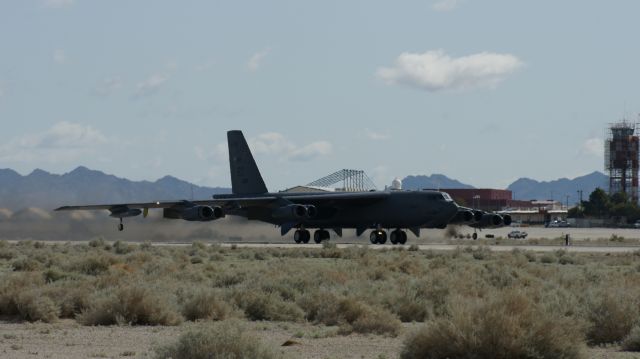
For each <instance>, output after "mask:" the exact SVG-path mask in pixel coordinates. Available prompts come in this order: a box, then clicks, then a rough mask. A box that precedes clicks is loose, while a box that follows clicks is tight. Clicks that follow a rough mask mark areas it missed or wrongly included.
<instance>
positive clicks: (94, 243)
mask: <svg viewBox="0 0 640 359" xmlns="http://www.w3.org/2000/svg"><path fill="white" fill-rule="evenodd" d="M104 245H105V242H104V239H103V238H102V237H99V238H94V239H92V240H90V241H89V247H93V248H104Z"/></svg>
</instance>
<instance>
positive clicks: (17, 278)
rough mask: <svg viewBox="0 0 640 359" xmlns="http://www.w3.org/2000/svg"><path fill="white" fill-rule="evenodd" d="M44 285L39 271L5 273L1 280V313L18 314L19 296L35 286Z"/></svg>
mask: <svg viewBox="0 0 640 359" xmlns="http://www.w3.org/2000/svg"><path fill="white" fill-rule="evenodd" d="M41 285H44V279H43V278H42V275H40V274H39V273H33V272H19V273H11V274H10V275H4V276H3V278H2V280H1V281H0V314H2V315H8V316H18V315H20V311H19V310H18V301H19V296H20V294H21V293H22V292H25V291H28V290H30V289H31V288H33V287H36V286H41Z"/></svg>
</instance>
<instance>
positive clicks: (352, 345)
mask: <svg viewBox="0 0 640 359" xmlns="http://www.w3.org/2000/svg"><path fill="white" fill-rule="evenodd" d="M197 325H200V324H197V323H195V324H194V323H186V324H183V325H181V326H178V327H142V326H138V327H127V326H122V327H118V326H113V327H83V326H80V325H78V324H77V323H76V322H75V321H73V320H63V321H60V322H58V323H55V324H43V323H9V322H2V321H0V357H1V358H6V359H13V358H15V359H22V358H52V359H76V358H78V359H79V358H153V356H154V352H153V348H154V347H157V346H159V345H162V344H166V343H171V342H173V341H175V340H176V338H177V337H178V336H179V335H180V333H182V332H184V331H185V330H187V329H189V328H191V327H194V326H197ZM246 325H247V326H248V327H249V328H251V330H252V332H253V334H255V335H256V336H257V337H258V338H260V340H261V341H262V342H263V343H264V344H265V345H267V346H269V347H271V348H272V349H274V350H275V351H276V352H278V353H282V354H284V356H285V357H288V358H378V359H381V358H397V357H398V356H399V354H400V351H401V349H402V343H403V340H404V339H405V337H406V335H407V333H410V332H411V330H413V329H414V328H415V327H416V324H405V326H404V330H403V334H401V335H400V336H399V337H397V338H390V337H383V336H377V335H354V334H352V335H349V336H340V335H336V334H335V333H336V330H337V329H336V328H330V327H329V328H328V327H322V326H313V325H309V324H291V323H274V322H247V323H246ZM289 340H291V341H293V342H295V344H294V345H291V346H282V344H284V343H285V342H286V341H289ZM587 357H588V358H599V359H604V358H611V359H630V358H640V354H636V353H625V352H621V351H620V350H619V348H618V347H616V346H611V347H608V348H591V349H588V352H587Z"/></svg>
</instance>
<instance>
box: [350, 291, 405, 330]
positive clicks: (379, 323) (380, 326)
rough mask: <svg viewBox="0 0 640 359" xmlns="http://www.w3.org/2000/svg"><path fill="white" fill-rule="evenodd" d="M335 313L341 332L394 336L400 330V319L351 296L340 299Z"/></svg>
mask: <svg viewBox="0 0 640 359" xmlns="http://www.w3.org/2000/svg"><path fill="white" fill-rule="evenodd" d="M337 314H338V317H339V321H338V322H339V323H341V327H340V333H341V334H349V333H351V332H357V333H375V334H388V335H392V336H396V335H398V332H399V331H400V321H399V320H398V318H396V317H395V316H394V315H393V314H391V313H389V312H388V311H386V310H384V309H382V308H373V307H371V306H369V305H367V304H365V303H363V302H360V301H358V300H356V299H353V298H345V299H342V300H340V301H339V302H338V308H337Z"/></svg>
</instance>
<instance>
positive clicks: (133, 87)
mask: <svg viewBox="0 0 640 359" xmlns="http://www.w3.org/2000/svg"><path fill="white" fill-rule="evenodd" d="M639 13H640V3H639V2H637V1H613V2H604V1H589V2H584V1H562V2H557V1H536V2H521V1H493V0H485V1H472V0H457V1H456V0H434V1H426V0H423V1H410V0H407V1H402V2H392V1H316V2H310V1H299V0H298V1H293V0H291V1H227V2H223V1H184V2H177V1H117V0H114V1H88V0H41V1H36V0H31V1H8V0H6V1H0V54H2V56H0V123H1V124H2V125H3V126H2V131H0V141H1V142H0V168H4V167H9V168H13V169H16V170H17V171H18V172H21V173H23V174H27V173H29V172H31V171H32V170H33V169H35V168H42V169H45V170H48V171H51V172H55V173H65V172H68V171H70V170H72V169H73V168H75V167H76V166H78V165H85V166H87V167H90V168H94V169H99V170H102V171H105V172H107V173H112V174H115V175H117V176H122V177H127V178H130V179H135V180H140V179H148V180H155V179H157V178H159V177H162V176H164V175H166V174H171V175H174V176H177V177H180V178H183V179H186V180H189V181H193V182H195V183H198V184H203V185H214V186H215V185H220V186H228V185H229V182H230V180H229V175H228V167H227V166H228V162H227V159H226V158H225V156H226V152H225V147H226V143H225V139H226V134H225V133H226V131H227V130H229V129H241V130H243V131H244V132H245V135H246V136H247V138H248V139H249V141H250V143H251V146H252V147H253V148H254V151H255V156H256V159H257V161H258V163H259V166H260V168H261V171H262V172H263V177H264V178H265V181H266V182H267V186H268V187H269V189H271V190H278V189H282V188H286V187H289V186H293V185H296V184H300V183H307V182H310V181H312V180H314V179H316V178H318V177H321V176H324V175H325V174H328V173H330V172H333V171H335V170H338V169H342V168H357V169H364V170H365V171H367V172H368V173H369V174H370V175H371V176H372V177H373V178H374V180H375V182H376V183H377V184H378V186H379V187H383V186H384V185H385V184H388V183H390V182H391V180H392V179H393V178H394V177H395V176H400V177H402V176H406V175H410V174H432V173H443V174H446V175H448V176H449V177H452V178H456V179H458V180H460V181H463V182H465V183H469V184H472V185H474V186H478V187H497V188H503V187H505V186H507V185H508V184H509V183H510V182H512V181H513V180H515V179H517V178H519V177H531V178H535V179H539V180H550V179H556V178H560V177H570V178H572V177H575V176H579V175H584V174H587V173H590V172H592V171H594V170H600V171H602V167H603V155H602V146H603V145H602V141H603V137H604V132H605V127H606V124H607V123H609V122H616V121H619V120H621V119H623V118H626V119H628V120H632V121H636V120H637V119H638V117H637V113H638V112H640V97H638V95H637V94H638V86H640V81H639V80H640V70H639V68H640V67H639V64H640V47H638V45H637V34H638V33H640V25H639V24H640V22H639V21H637V14H639Z"/></svg>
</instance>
